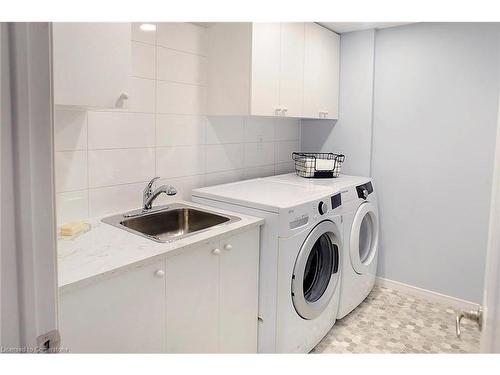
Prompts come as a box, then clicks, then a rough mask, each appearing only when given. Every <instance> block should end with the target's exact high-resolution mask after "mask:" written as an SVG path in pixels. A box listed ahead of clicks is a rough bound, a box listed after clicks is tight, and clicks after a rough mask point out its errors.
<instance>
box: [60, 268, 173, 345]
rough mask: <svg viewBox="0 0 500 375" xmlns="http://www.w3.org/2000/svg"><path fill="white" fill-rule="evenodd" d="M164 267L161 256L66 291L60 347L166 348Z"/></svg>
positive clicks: (61, 299)
mask: <svg viewBox="0 0 500 375" xmlns="http://www.w3.org/2000/svg"><path fill="white" fill-rule="evenodd" d="M164 270H165V260H164V259H162V260H159V261H156V262H154V263H152V264H149V265H144V266H140V267H137V268H135V269H133V270H130V271H124V272H120V273H118V274H116V275H113V276H111V277H110V278H107V279H104V280H100V281H96V282H95V283H93V284H91V285H87V286H83V287H81V288H78V289H76V290H71V291H67V292H63V293H62V294H61V296H60V300H59V327H60V331H61V347H63V348H67V349H68V350H69V351H70V352H73V353H82V352H86V353H151V352H163V351H164V349H165V278H164V277H163V274H164ZM158 271H160V272H158ZM162 272H163V274H162Z"/></svg>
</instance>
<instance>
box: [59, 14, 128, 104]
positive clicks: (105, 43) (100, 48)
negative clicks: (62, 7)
mask: <svg viewBox="0 0 500 375" xmlns="http://www.w3.org/2000/svg"><path fill="white" fill-rule="evenodd" d="M130 34H131V29H130V23H109V22H108V23H58V22H56V23H54V24H53V55H54V59H53V66H54V103H55V104H56V105H69V106H85V107H105V108H114V107H115V106H120V105H121V104H123V103H121V102H120V96H121V95H122V94H123V93H124V92H126V91H127V86H126V85H127V82H128V78H129V75H130V64H131V63H130V61H131V60H130V59H131V57H130V48H131V47H130V46H131V44H130Z"/></svg>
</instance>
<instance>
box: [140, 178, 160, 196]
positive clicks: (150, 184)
mask: <svg viewBox="0 0 500 375" xmlns="http://www.w3.org/2000/svg"><path fill="white" fill-rule="evenodd" d="M159 178H160V177H155V178H152V179H151V181H149V182H148V184H147V185H146V188H145V189H144V195H148V196H149V195H150V194H151V193H152V191H153V184H154V183H155V181H156V180H158V179H159Z"/></svg>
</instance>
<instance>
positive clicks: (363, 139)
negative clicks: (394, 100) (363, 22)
mask: <svg viewBox="0 0 500 375" xmlns="http://www.w3.org/2000/svg"><path fill="white" fill-rule="evenodd" d="M374 38H375V31H374V30H366V31H359V32H353V33H347V34H343V35H342V37H341V38H340V51H341V52H340V96H339V120H338V121H337V122H335V121H326V120H302V134H301V137H302V148H301V149H302V150H303V151H308V150H311V151H316V150H318V151H323V152H337V153H345V154H346V156H347V159H346V162H345V163H344V166H343V172H344V173H346V174H354V175H361V176H368V175H370V150H371V141H372V132H371V129H372V101H373V95H372V94H373V61H374V60H373V59H374Z"/></svg>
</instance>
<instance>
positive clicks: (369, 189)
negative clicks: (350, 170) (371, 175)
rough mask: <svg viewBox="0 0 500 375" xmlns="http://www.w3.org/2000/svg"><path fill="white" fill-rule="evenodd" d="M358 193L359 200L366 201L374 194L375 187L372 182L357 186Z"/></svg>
mask: <svg viewBox="0 0 500 375" xmlns="http://www.w3.org/2000/svg"><path fill="white" fill-rule="evenodd" d="M356 192H357V193H358V197H359V198H361V199H366V198H368V196H369V195H370V194H371V193H373V185H372V183H371V182H367V183H366V184H363V185H359V186H356Z"/></svg>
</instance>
